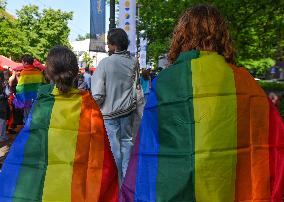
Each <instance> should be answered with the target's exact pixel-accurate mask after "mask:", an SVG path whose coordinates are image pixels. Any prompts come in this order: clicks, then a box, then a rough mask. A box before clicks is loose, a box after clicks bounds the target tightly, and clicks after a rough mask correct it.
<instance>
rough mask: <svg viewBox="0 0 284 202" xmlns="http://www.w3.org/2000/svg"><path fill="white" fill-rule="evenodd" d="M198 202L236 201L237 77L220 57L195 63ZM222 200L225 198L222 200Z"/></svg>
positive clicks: (211, 55)
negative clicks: (235, 78)
mask: <svg viewBox="0 0 284 202" xmlns="http://www.w3.org/2000/svg"><path fill="white" fill-rule="evenodd" d="M192 82H193V94H194V100H193V102H194V103H193V104H194V117H195V191H196V201H197V202H199V201H200V202H212V201H226V202H233V201H234V199H235V176H236V174H235V173H236V160H237V152H236V146H237V125H236V116H237V111H236V89H235V80H234V74H233V72H232V70H231V68H230V67H228V65H227V64H226V62H225V60H224V59H223V58H222V57H221V56H219V55H218V54H216V53H210V52H201V56H200V58H198V59H195V60H192ZM220 197H221V198H220Z"/></svg>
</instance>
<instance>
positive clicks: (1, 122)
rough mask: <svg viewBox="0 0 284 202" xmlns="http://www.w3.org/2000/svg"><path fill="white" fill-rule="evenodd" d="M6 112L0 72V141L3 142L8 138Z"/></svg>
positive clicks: (3, 82) (5, 97) (3, 85)
mask: <svg viewBox="0 0 284 202" xmlns="http://www.w3.org/2000/svg"><path fill="white" fill-rule="evenodd" d="M7 114H8V102H7V96H6V95H5V81H4V74H3V72H2V71H1V72H0V142H5V141H7V140H8V139H9V138H8V136H7V132H6V119H7Z"/></svg>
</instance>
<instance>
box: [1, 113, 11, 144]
mask: <svg viewBox="0 0 284 202" xmlns="http://www.w3.org/2000/svg"><path fill="white" fill-rule="evenodd" d="M8 139H9V138H8V136H7V134H6V120H5V119H0V142H3V141H6V140H8Z"/></svg>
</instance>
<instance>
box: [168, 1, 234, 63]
mask: <svg viewBox="0 0 284 202" xmlns="http://www.w3.org/2000/svg"><path fill="white" fill-rule="evenodd" d="M189 50H199V51H216V52H218V53H219V54H220V55H223V56H224V57H225V59H226V61H227V62H229V63H232V64H234V63H235V49H234V47H233V42H232V39H231V37H230V34H229V30H228V27H227V24H226V22H225V19H224V18H223V17H222V16H221V14H220V13H219V11H218V10H217V9H216V8H215V7H213V6H209V5H198V6H194V7H192V8H189V9H187V10H186V11H185V13H184V14H183V15H182V17H181V18H180V19H179V22H178V24H177V25H176V27H175V29H174V32H173V37H172V42H171V46H170V50H169V53H168V61H169V63H170V64H173V63H174V62H175V61H176V59H177V57H178V56H179V54H180V52H183V51H189Z"/></svg>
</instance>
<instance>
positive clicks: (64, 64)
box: [46, 46, 79, 93]
mask: <svg viewBox="0 0 284 202" xmlns="http://www.w3.org/2000/svg"><path fill="white" fill-rule="evenodd" d="M46 64H47V67H46V74H47V77H48V78H49V79H50V80H51V81H53V82H54V83H55V85H56V87H57V88H58V89H59V90H60V91H61V92H63V93H67V92H68V91H69V90H70V89H71V88H72V87H75V86H76V84H75V79H76V77H77V75H78V72H79V67H78V62H77V58H76V56H75V54H74V53H73V52H72V51H71V50H70V49H69V48H66V47H64V46H55V47H54V48H52V49H51V50H50V51H49V53H48V55H47V60H46Z"/></svg>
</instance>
